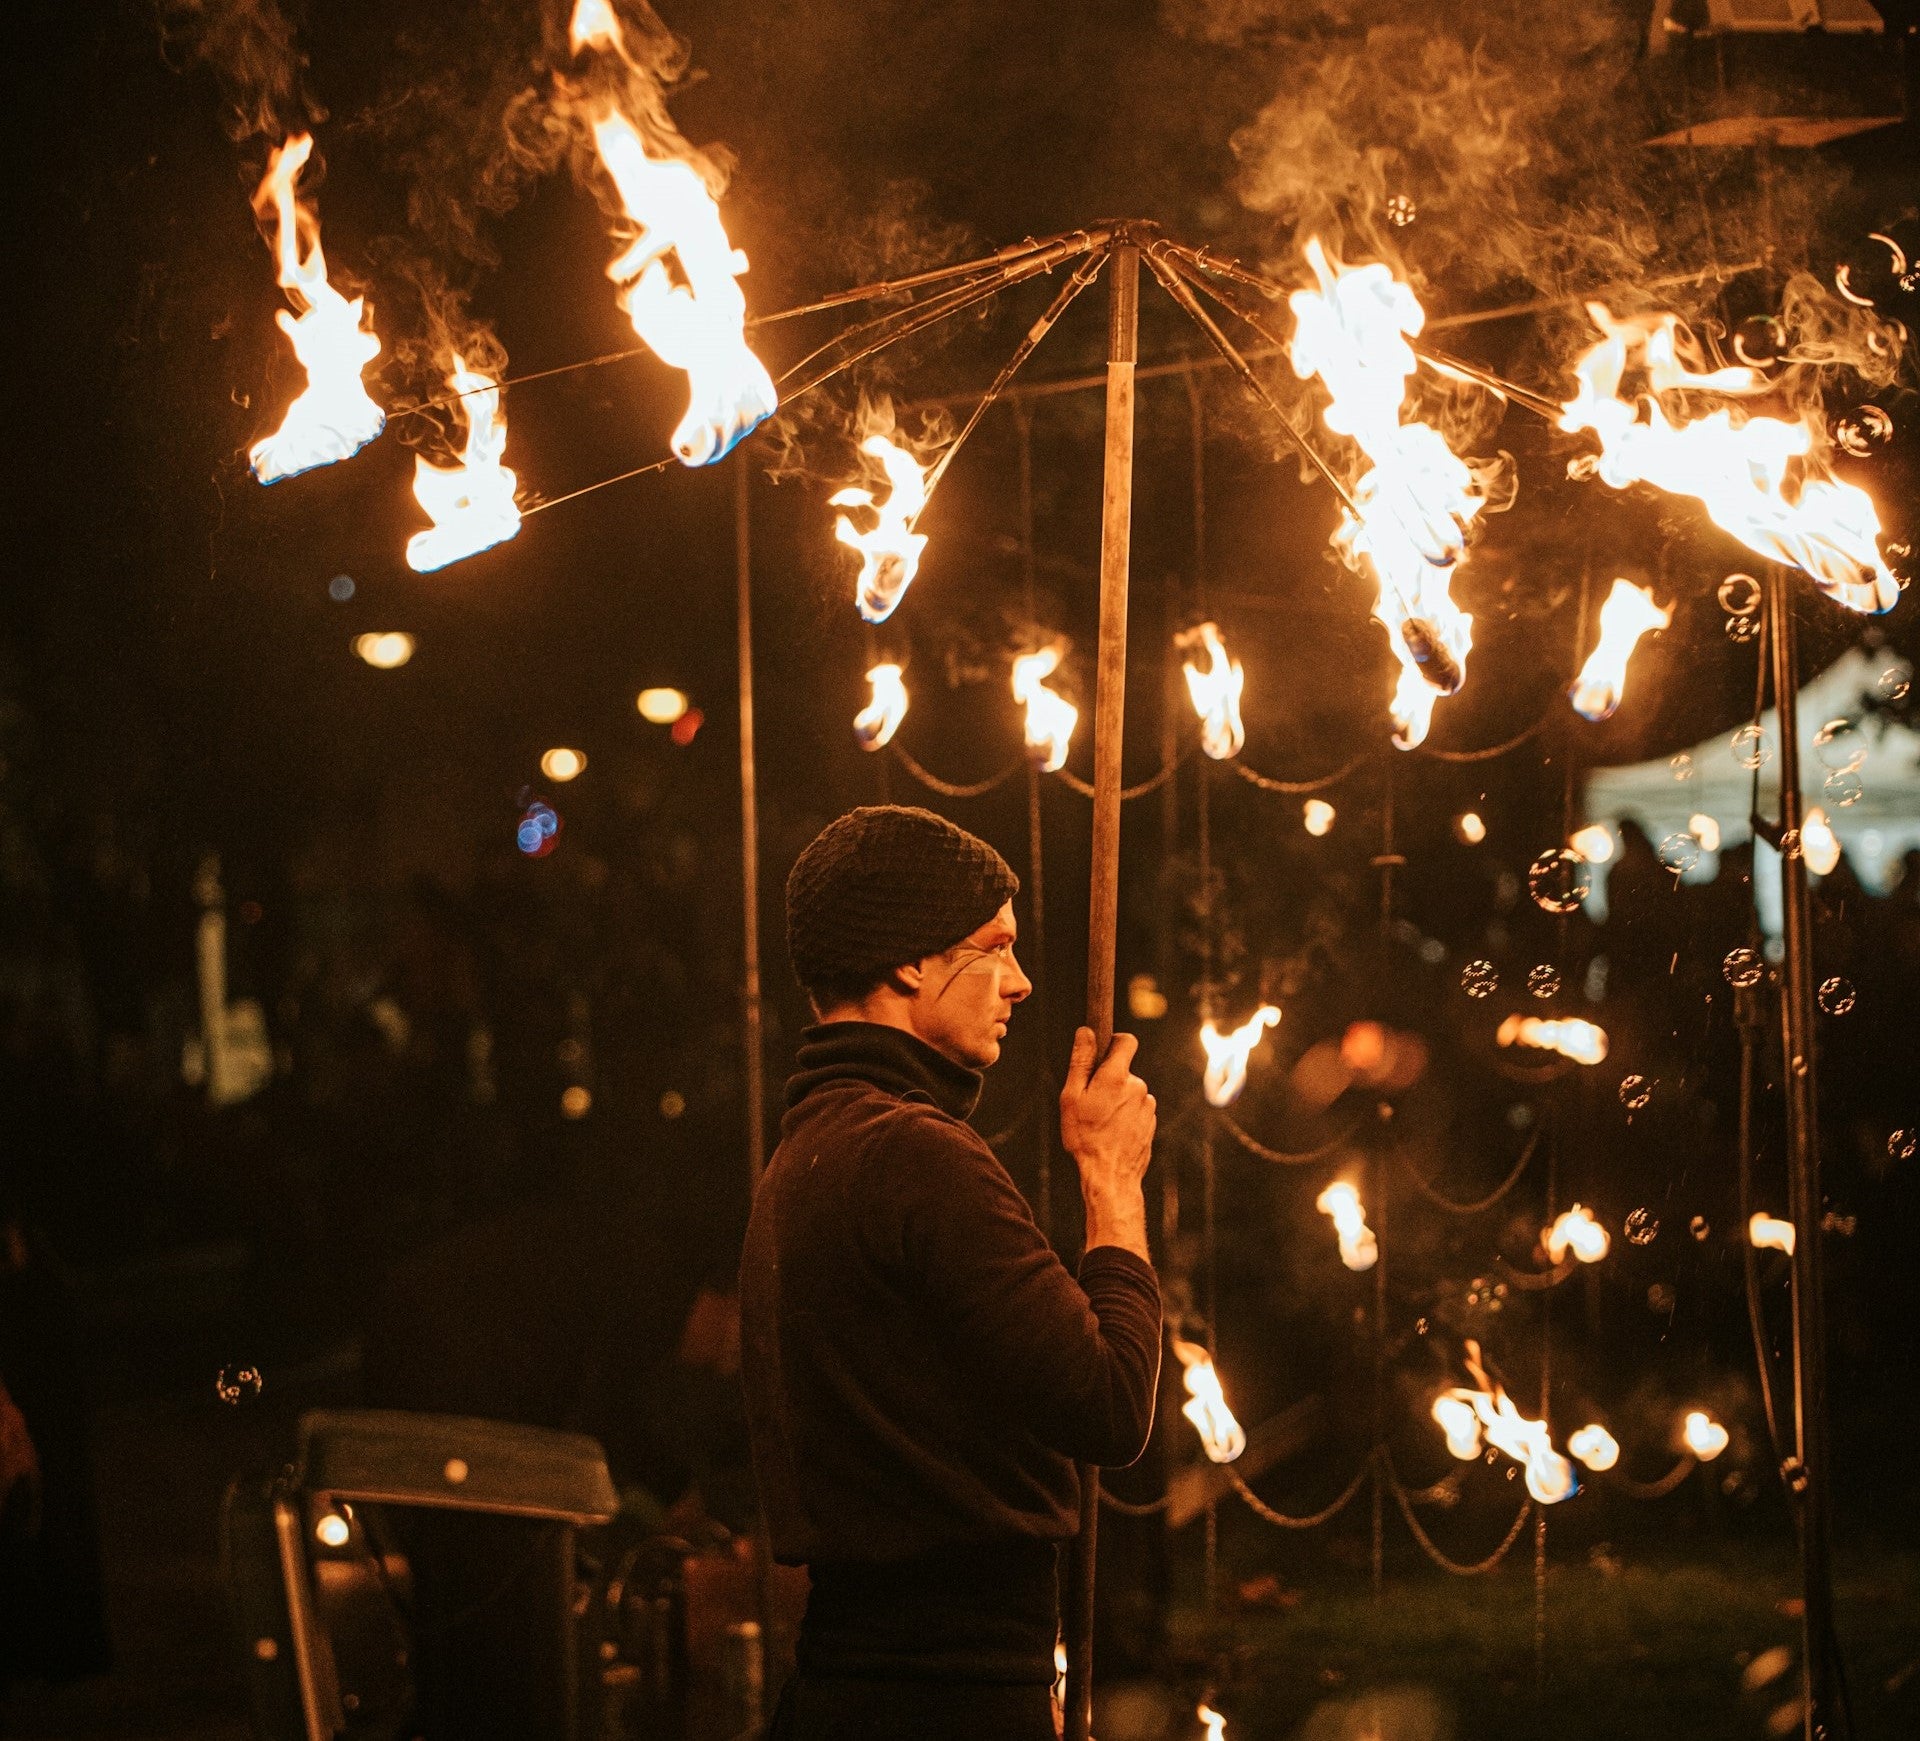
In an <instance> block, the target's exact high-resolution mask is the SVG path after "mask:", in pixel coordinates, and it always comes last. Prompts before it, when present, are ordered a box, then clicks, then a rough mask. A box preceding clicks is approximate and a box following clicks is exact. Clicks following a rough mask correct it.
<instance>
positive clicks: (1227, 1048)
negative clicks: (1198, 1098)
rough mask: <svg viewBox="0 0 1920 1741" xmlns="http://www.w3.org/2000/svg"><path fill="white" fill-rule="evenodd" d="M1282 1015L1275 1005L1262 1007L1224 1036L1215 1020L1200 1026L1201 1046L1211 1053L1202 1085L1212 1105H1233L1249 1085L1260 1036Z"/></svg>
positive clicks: (1209, 1103)
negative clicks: (1249, 1069) (1249, 1067)
mask: <svg viewBox="0 0 1920 1741" xmlns="http://www.w3.org/2000/svg"><path fill="white" fill-rule="evenodd" d="M1279 1019H1280V1012H1279V1011H1278V1010H1277V1009H1275V1008H1274V1007H1273V1005H1272V1004H1262V1005H1261V1006H1260V1007H1259V1008H1258V1009H1257V1010H1255V1011H1254V1012H1253V1014H1252V1015H1250V1016H1249V1017H1247V1019H1246V1020H1245V1021H1244V1022H1242V1023H1241V1024H1240V1026H1239V1027H1237V1028H1235V1029H1234V1030H1233V1032H1232V1033H1230V1034H1223V1033H1221V1032H1220V1030H1219V1029H1218V1028H1216V1027H1215V1026H1214V1025H1213V1023H1212V1022H1211V1021H1207V1022H1203V1023H1202V1024H1201V1027H1200V1045H1201V1047H1202V1049H1203V1050H1204V1051H1205V1052H1206V1054H1207V1069H1206V1075H1205V1078H1204V1079H1203V1083H1202V1086H1203V1087H1204V1088H1205V1090H1206V1096H1207V1104H1208V1105H1209V1106H1231V1105H1232V1104H1233V1103H1234V1102H1235V1101H1236V1100H1238V1099H1239V1098H1240V1090H1241V1089H1243V1088H1244V1087H1246V1085H1247V1060H1248V1059H1249V1058H1250V1057H1252V1056H1253V1049H1254V1047H1255V1046H1257V1045H1259V1044H1260V1036H1261V1035H1262V1034H1264V1033H1265V1032H1266V1031H1267V1029H1269V1028H1270V1027H1272V1026H1273V1025H1274V1023H1276V1022H1277V1021H1279Z"/></svg>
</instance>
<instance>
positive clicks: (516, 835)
mask: <svg viewBox="0 0 1920 1741" xmlns="http://www.w3.org/2000/svg"><path fill="white" fill-rule="evenodd" d="M561 826H562V825H561V821H560V812H559V811H557V810H556V809H554V807H553V806H552V805H551V804H549V803H547V802H546V801H545V800H543V799H539V798H536V799H535V800H534V801H533V802H532V803H531V804H529V805H528V806H527V809H526V814H525V815H523V816H522V817H521V818H520V821H519V822H518V824H517V825H516V826H515V828H514V831H513V841H514V844H515V845H516V846H517V847H519V848H520V850H521V851H522V852H523V853H524V854H526V856H527V857H528V858H545V857H546V856H547V854H548V853H550V852H552V851H553V849H554V848H555V847H556V846H558V845H559V844H560V829H561Z"/></svg>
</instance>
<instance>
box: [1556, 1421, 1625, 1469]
mask: <svg viewBox="0 0 1920 1741" xmlns="http://www.w3.org/2000/svg"><path fill="white" fill-rule="evenodd" d="M1567 1449H1568V1450H1569V1451H1571V1452H1572V1453H1573V1454H1574V1456H1576V1457H1577V1458H1579V1460H1580V1461H1581V1462H1582V1463H1584V1464H1586V1466H1587V1467H1588V1468H1589V1469H1591V1470H1592V1471H1593V1472H1594V1473H1595V1474H1596V1475H1599V1474H1602V1473H1604V1472H1605V1471H1606V1470H1608V1469H1611V1468H1612V1467H1613V1466H1614V1464H1616V1463H1617V1462H1619V1461H1620V1441H1619V1440H1618V1439H1616V1438H1615V1437H1614V1436H1613V1435H1612V1434H1611V1433H1610V1432H1608V1431H1607V1429H1606V1428H1605V1427H1602V1426H1586V1427H1582V1428H1581V1429H1580V1430H1579V1432H1577V1433H1575V1434H1574V1435H1573V1437H1572V1438H1570V1439H1569V1440H1568V1441H1567Z"/></svg>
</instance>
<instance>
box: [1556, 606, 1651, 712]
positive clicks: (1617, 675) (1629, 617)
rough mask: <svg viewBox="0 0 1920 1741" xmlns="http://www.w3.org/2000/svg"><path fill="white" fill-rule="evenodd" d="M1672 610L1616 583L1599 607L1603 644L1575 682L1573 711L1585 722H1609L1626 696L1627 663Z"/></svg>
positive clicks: (1590, 654)
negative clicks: (1603, 720)
mask: <svg viewBox="0 0 1920 1741" xmlns="http://www.w3.org/2000/svg"><path fill="white" fill-rule="evenodd" d="M1672 621H1673V612H1672V611H1671V610H1664V611H1663V610H1662V609H1661V608H1660V607H1659V606H1658V605H1657V604H1655V603H1654V602H1653V594H1652V593H1651V592H1649V591H1648V590H1647V589H1646V588H1645V587H1641V586H1635V585H1634V584H1633V583H1632V582H1631V581H1627V580H1616V581H1615V582H1614V583H1613V590H1612V591H1611V592H1610V593H1608V594H1607V602H1606V603H1605V604H1603V605H1602V606H1601V607H1600V641H1599V645H1597V646H1596V647H1595V648H1594V649H1593V651H1592V652H1591V653H1589V654H1588V655H1587V662H1586V663H1585V664H1584V665H1582V666H1581V667H1580V675H1579V676H1578V677H1576V678H1575V679H1574V680H1573V711H1574V712H1575V713H1577V714H1579V715H1580V717H1581V718H1582V719H1607V718H1610V717H1611V716H1612V714H1613V711H1614V709H1615V708H1617V707H1618V706H1619V705H1620V702H1621V700H1622V698H1623V697H1624V696H1625V695H1626V692H1627V661H1628V660H1629V659H1631V658H1632V657H1633V650H1634V648H1635V647H1637V646H1638V645H1639V644H1640V637H1641V636H1642V635H1644V634H1647V633H1648V632H1649V631H1651V630H1654V629H1664V628H1665V627H1666V626H1667V624H1669V623H1670V622H1672Z"/></svg>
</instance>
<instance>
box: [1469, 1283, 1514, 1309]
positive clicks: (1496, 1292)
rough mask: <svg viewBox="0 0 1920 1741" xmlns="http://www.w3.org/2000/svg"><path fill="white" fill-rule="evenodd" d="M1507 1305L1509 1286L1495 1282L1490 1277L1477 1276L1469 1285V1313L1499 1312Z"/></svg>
mask: <svg viewBox="0 0 1920 1741" xmlns="http://www.w3.org/2000/svg"><path fill="white" fill-rule="evenodd" d="M1506 1303H1507V1284H1506V1283H1505V1282H1497V1281H1494V1280H1493V1279H1492V1278H1491V1277H1489V1276H1475V1277H1474V1278H1473V1280H1472V1281H1470V1282H1468V1283H1467V1296H1466V1304H1467V1308H1468V1310H1469V1311H1475V1312H1498V1311H1501V1310H1503V1309H1504V1308H1505V1306H1506Z"/></svg>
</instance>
